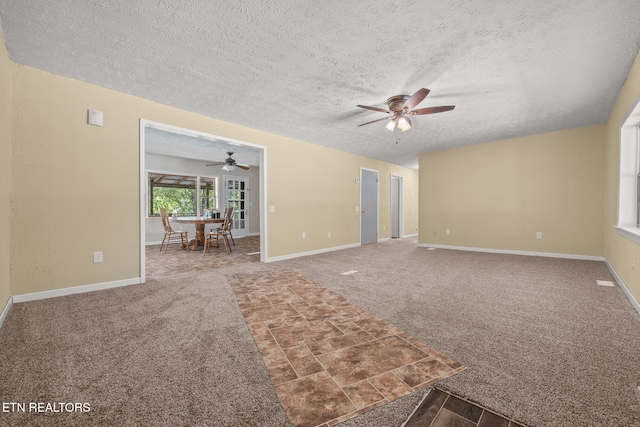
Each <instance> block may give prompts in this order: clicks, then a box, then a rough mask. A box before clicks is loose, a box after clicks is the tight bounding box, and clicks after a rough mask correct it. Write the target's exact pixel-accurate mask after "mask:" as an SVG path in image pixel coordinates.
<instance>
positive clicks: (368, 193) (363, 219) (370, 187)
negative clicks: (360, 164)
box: [360, 169, 378, 245]
mask: <svg viewBox="0 0 640 427" xmlns="http://www.w3.org/2000/svg"><path fill="white" fill-rule="evenodd" d="M377 242H378V171H374V170H370V169H361V170H360V244H362V245H366V244H369V243H377Z"/></svg>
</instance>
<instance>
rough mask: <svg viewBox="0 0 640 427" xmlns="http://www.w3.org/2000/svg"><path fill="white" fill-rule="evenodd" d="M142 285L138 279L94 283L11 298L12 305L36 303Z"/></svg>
mask: <svg viewBox="0 0 640 427" xmlns="http://www.w3.org/2000/svg"><path fill="white" fill-rule="evenodd" d="M140 283H142V281H141V280H140V278H139V277H135V278H132V279H124V280H115V281H113V282H103V283H94V284H92V285H82V286H73V287H70V288H62V289H53V290H50V291H42V292H32V293H28V294H20V295H14V296H13V302H14V303H20V302H27V301H36V300H41V299H47V298H56V297H62V296H65V295H73V294H82V293H85V292H94V291H102V290H104V289H111V288H119V287H121V286H129V285H139V284H140Z"/></svg>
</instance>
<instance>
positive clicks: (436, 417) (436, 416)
mask: <svg viewBox="0 0 640 427" xmlns="http://www.w3.org/2000/svg"><path fill="white" fill-rule="evenodd" d="M450 397H451V395H450V394H448V393H447V398H446V399H445V400H444V402H442V405H440V408H439V409H438V412H436V415H435V417H433V420H431V422H430V423H429V425H428V426H426V427H431V426H432V425H433V422H434V421H435V420H437V419H438V415H440V412H442V410H443V409H444V405H445V403H447V402H448V401H449V398H450Z"/></svg>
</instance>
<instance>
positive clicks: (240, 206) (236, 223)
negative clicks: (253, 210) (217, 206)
mask: <svg viewBox="0 0 640 427" xmlns="http://www.w3.org/2000/svg"><path fill="white" fill-rule="evenodd" d="M248 190H249V178H247V177H242V176H225V177H224V193H225V198H226V204H227V206H233V207H234V211H233V227H232V233H233V237H242V236H246V235H248V234H249V202H248V199H249V195H248V194H247V191H248ZM221 211H222V212H224V210H223V209H221Z"/></svg>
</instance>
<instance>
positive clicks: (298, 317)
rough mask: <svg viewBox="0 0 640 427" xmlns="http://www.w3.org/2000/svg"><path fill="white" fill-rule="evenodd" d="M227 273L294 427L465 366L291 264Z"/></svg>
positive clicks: (360, 409)
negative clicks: (288, 267) (276, 268)
mask: <svg viewBox="0 0 640 427" xmlns="http://www.w3.org/2000/svg"><path fill="white" fill-rule="evenodd" d="M227 280H228V281H229V284H230V285H231V288H232V289H233V291H234V292H235V294H236V298H237V300H238V304H239V306H240V310H241V312H242V314H243V316H244V318H245V321H246V322H247V326H248V328H249V331H250V332H251V334H252V335H253V338H254V340H255V342H256V344H257V346H258V349H259V351H260V353H261V354H262V357H263V359H264V362H265V364H266V366H267V369H268V371H269V373H270V376H271V380H272V381H273V384H274V386H275V390H276V393H277V395H278V397H279V398H280V401H281V402H282V406H283V407H284V410H285V412H286V413H287V416H288V417H289V420H290V421H291V423H292V424H293V425H294V426H296V427H315V426H322V427H329V426H334V425H336V424H338V423H340V422H343V421H345V420H347V419H350V418H353V417H355V416H357V415H359V414H362V413H364V412H366V411H369V410H371V409H374V408H377V407H379V406H382V405H384V404H386V403H388V402H390V401H392V400H395V399H398V398H400V397H402V396H405V395H407V394H409V393H412V392H414V391H417V390H420V389H423V388H425V387H427V386H429V385H431V384H433V383H435V382H437V381H439V380H441V379H443V378H447V377H450V376H452V375H455V374H457V373H458V372H460V371H462V370H463V369H464V367H463V366H462V365H461V364H460V363H458V362H457V361H456V360H453V359H452V358H450V357H448V356H446V355H444V354H442V353H440V352H438V351H437V350H435V349H433V348H431V347H429V346H427V345H426V344H424V343H422V342H420V341H419V340H417V339H415V338H413V337H411V336H409V335H407V334H406V333H404V332H403V331H402V330H400V329H398V328H396V327H394V326H392V325H390V324H388V323H385V322H384V321H382V320H380V319H378V318H376V317H375V316H373V315H372V314H370V313H368V312H367V311H365V310H363V309H361V308H360V307H357V306H355V305H353V304H351V303H350V302H349V301H347V300H346V299H345V298H343V297H341V296H340V295H338V294H336V293H334V292H331V291H329V290H327V289H325V288H323V287H321V286H320V285H318V284H317V283H315V282H313V281H311V280H309V279H307V278H305V277H303V276H302V275H300V274H298V273H296V272H294V271H290V270H281V271H275V272H274V271H271V272H261V273H247V274H237V275H232V276H227Z"/></svg>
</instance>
